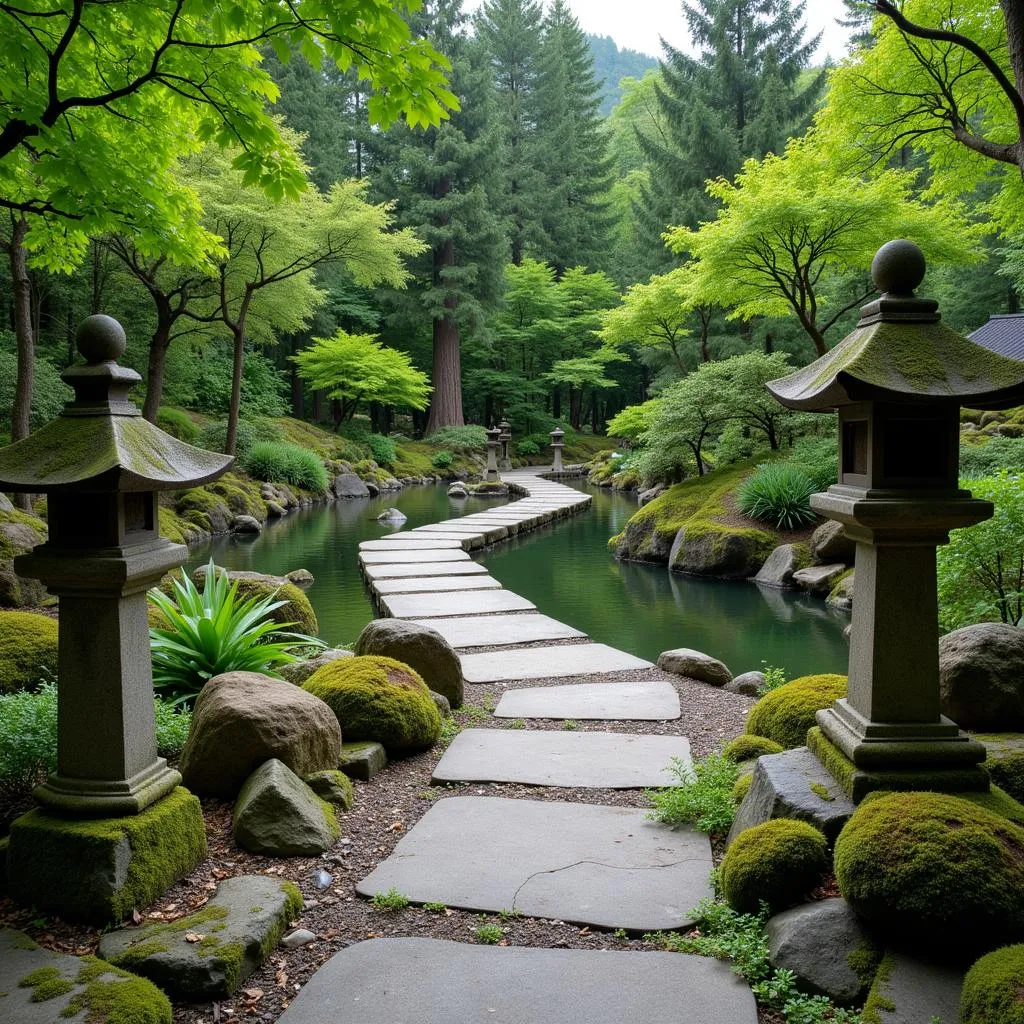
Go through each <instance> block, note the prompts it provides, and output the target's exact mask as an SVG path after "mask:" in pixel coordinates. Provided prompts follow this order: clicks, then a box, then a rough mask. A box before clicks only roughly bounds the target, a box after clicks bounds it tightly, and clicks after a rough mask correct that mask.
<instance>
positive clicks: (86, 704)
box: [0, 315, 233, 907]
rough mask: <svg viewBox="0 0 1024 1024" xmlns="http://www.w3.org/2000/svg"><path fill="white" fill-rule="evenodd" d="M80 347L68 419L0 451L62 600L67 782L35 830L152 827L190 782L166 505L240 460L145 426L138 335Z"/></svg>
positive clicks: (24, 880) (21, 566) (42, 571)
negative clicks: (144, 817) (171, 667)
mask: <svg viewBox="0 0 1024 1024" xmlns="http://www.w3.org/2000/svg"><path fill="white" fill-rule="evenodd" d="M77 343H78V350H79V352H80V353H81V354H82V356H84V357H85V361H86V362H85V365H84V366H81V365H78V366H73V367H71V368H70V369H68V370H66V371H65V372H64V374H63V378H64V380H65V381H66V382H67V383H68V384H69V385H70V386H71V387H72V388H73V389H74V392H75V397H74V399H73V400H72V401H70V402H69V403H68V404H67V405H66V406H65V408H64V411H63V412H62V413H61V415H60V416H59V417H58V418H57V419H56V420H53V421H52V422H51V423H48V424H47V425H46V426H45V427H43V428H42V429H41V430H39V431H37V432H36V433H35V434H33V435H31V436H30V437H28V438H26V439H24V440H23V441H19V442H17V443H16V444H13V445H11V446H10V447H8V448H5V449H2V450H0V490H5V491H20V492H28V493H33V494H36V493H42V494H45V495H46V496H47V516H48V520H49V539H48V540H47V541H46V543H45V544H42V545H40V546H38V547H36V548H35V549H34V550H33V551H32V552H31V553H29V554H26V555H22V556H20V557H19V558H17V559H16V560H15V569H16V571H17V572H18V573H19V574H20V575H22V576H28V577H34V578H36V579H39V580H41V581H42V582H43V583H44V584H45V585H46V587H47V589H48V590H49V591H50V592H51V593H53V594H56V595H57V596H58V597H59V599H60V601H59V612H60V632H59V646H58V678H59V703H58V757H57V771H56V772H55V773H54V774H52V775H51V776H50V777H49V778H48V779H47V781H46V782H45V783H43V785H41V786H39V787H37V789H36V791H35V796H36V798H37V799H38V801H39V802H40V803H41V804H42V805H43V809H42V811H39V812H33V814H32V815H28V816H26V818H24V819H20V820H21V821H22V822H28V820H29V819H30V818H32V817H33V815H36V816H38V815H39V814H44V815H45V816H47V817H49V816H51V815H52V816H55V817H57V818H61V819H65V820H66V819H69V818H70V819H83V818H105V819H114V818H123V817H125V816H132V815H139V814H140V813H141V812H143V811H145V810H146V809H147V808H150V806H151V805H154V804H156V803H157V802H160V801H161V798H163V797H166V796H167V795H168V794H169V793H171V791H172V790H174V789H175V787H176V786H177V785H178V783H179V782H180V781H181V777H180V776H179V774H178V773H177V772H176V771H173V770H171V769H170V768H168V767H167V764H166V762H165V761H164V759H163V758H161V757H158V756H157V746H156V733H155V720H154V711H153V674H152V665H151V660H150V648H149V627H148V618H147V599H146V591H147V590H148V589H149V588H151V587H152V586H154V585H155V584H156V583H158V582H159V580H160V578H161V576H163V575H164V573H166V572H167V571H168V570H170V569H173V568H175V567H177V566H179V565H181V564H182V562H183V561H184V560H185V557H186V555H187V549H186V548H185V547H184V546H182V545H180V544H174V543H171V542H170V541H169V540H166V539H165V538H162V537H161V536H160V524H159V507H158V503H157V495H158V492H159V491H162V490H170V489H175V490H176V489H179V488H186V487H194V486H196V485H198V484H202V483H204V482H206V481H209V480H214V479H216V478H217V477H219V476H221V474H223V473H224V472H225V471H226V470H227V468H228V467H229V466H230V465H231V462H232V461H233V460H232V459H231V458H229V457H227V456H224V455H220V454H217V453H214V452H207V451H203V450H201V449H198V448H193V447H192V446H190V445H187V444H184V443H183V442H181V441H178V440H176V439H175V438H173V437H171V436H170V435H169V434H166V433H164V432H163V431H162V430H160V429H158V428H157V427H155V426H153V425H152V424H151V423H149V422H147V421H146V420H144V419H143V418H142V415H141V414H140V412H139V410H138V409H137V408H136V406H135V404H134V403H133V402H132V401H131V400H130V399H129V397H128V392H129V390H130V389H131V387H132V386H133V385H135V384H136V383H138V382H139V381H140V380H141V378H140V377H139V375H138V374H137V373H136V372H135V371H134V370H131V369H127V368H125V367H121V366H118V364H117V359H118V358H119V357H120V356H121V354H122V353H123V352H124V349H125V336H124V331H123V330H122V328H121V325H120V324H119V323H118V322H117V321H116V320H114V319H112V318H111V317H108V316H102V315H98V316H91V317H89V318H88V319H86V320H85V321H84V322H83V323H82V325H81V326H80V327H79V329H78V335H77ZM182 792H183V791H182ZM190 799H192V798H190ZM196 811H197V812H198V806H197V807H196ZM199 821H200V823H201V818H200V819H199ZM18 826H19V823H18V822H16V823H15V826H14V827H13V828H12V832H11V847H10V863H11V882H12V888H15V883H16V882H17V883H18V885H17V888H18V889H19V890H20V892H18V895H19V898H22V897H33V896H34V893H33V891H32V888H31V882H32V878H31V877H25V874H24V869H25V857H24V856H22V855H23V854H31V852H32V851H31V850H22V849H21V845H22V843H28V842H29V838H28V836H27V835H26V832H30V831H31V830H30V829H28V826H27V825H26V826H25V827H24V828H19V827H18ZM76 835H78V833H77V832H76V831H75V830H74V829H71V830H70V831H69V832H68V839H67V842H68V843H69V846H68V849H67V850H66V851H65V854H66V858H67V860H68V863H69V864H70V865H72V870H70V872H69V877H68V879H67V882H66V884H67V886H68V887H69V888H70V887H72V886H74V885H76V884H79V883H81V878H80V877H79V876H76V875H75V873H74V870H73V867H74V865H75V863H76V853H75V842H76V841H77V840H76V839H75V838H74V837H75V836H76ZM59 846H60V844H59V843H58V844H57V846H54V845H52V843H51V846H50V847H49V849H50V850H51V851H54V850H56V849H58V847H59ZM55 855H56V854H55ZM117 856H118V857H120V858H121V861H122V862H124V854H123V852H122V854H118V855H117ZM16 865H21V866H20V867H19V868H18V870H17V871H16V870H15V868H16ZM121 866H122V867H124V863H122V865H121ZM65 867H67V866H65ZM83 870H84V867H83ZM186 870H187V868H186ZM16 874H17V875H18V877H17V878H16V877H15V876H16ZM115 874H116V872H115ZM172 880H173V879H172ZM73 896H74V894H70V897H69V898H71V897H73ZM72 902H73V900H72ZM51 905H54V902H53V901H51ZM55 905H56V906H58V907H59V906H60V898H59V896H58V898H56V903H55Z"/></svg>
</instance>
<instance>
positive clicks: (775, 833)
mask: <svg viewBox="0 0 1024 1024" xmlns="http://www.w3.org/2000/svg"><path fill="white" fill-rule="evenodd" d="M828 866H829V853H828V841H827V840H826V839H825V836H824V835H823V834H822V833H821V832H819V831H818V830H817V829H816V828H815V827H814V826H813V825H808V824H807V822H805V821H794V820H791V819H789V818H775V819H773V820H772V821H766V822H764V823H762V824H760V825H754V826H753V827H752V828H748V829H744V830H743V831H742V832H741V833H740V834H739V835H738V836H737V837H736V838H735V839H734V840H733V842H732V845H731V846H730V847H729V849H728V850H727V851H726V854H725V858H724V859H723V860H722V866H721V869H720V878H721V883H722V892H723V893H724V894H725V898H726V899H727V900H728V901H729V906H730V907H732V908H733V910H738V911H739V912H740V913H741V914H751V913H754V912H756V911H757V909H758V907H759V906H760V905H761V904H762V903H764V904H767V906H768V907H769V909H770V910H771V911H773V912H775V911H779V910H783V909H785V908H786V907H788V906H790V905H791V904H793V903H796V902H797V901H798V900H799V899H800V898H801V897H802V896H804V895H805V894H806V893H807V892H809V891H810V890H811V889H812V888H813V887H814V886H815V885H816V884H817V883H818V881H819V880H820V879H821V877H822V875H823V874H824V873H825V872H826V871H827V870H828Z"/></svg>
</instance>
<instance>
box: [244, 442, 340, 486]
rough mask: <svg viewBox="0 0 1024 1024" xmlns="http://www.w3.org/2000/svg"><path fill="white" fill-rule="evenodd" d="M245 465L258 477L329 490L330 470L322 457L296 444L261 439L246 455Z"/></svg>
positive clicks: (248, 471) (259, 478)
mask: <svg viewBox="0 0 1024 1024" xmlns="http://www.w3.org/2000/svg"><path fill="white" fill-rule="evenodd" d="M244 464H245V469H246V472H247V473H249V475H250V476H254V477H255V478H256V479H257V480H270V481H272V482H273V483H281V484H291V485H292V486H293V487H301V488H303V489H304V490H307V491H318V492H322V491H326V490H327V470H326V469H324V464H323V462H322V461H321V460H320V457H319V456H318V455H317V454H316V453H315V452H311V451H309V450H307V449H306V448H302V447H300V446H299V445H297V444H287V443H281V442H279V441H259V442H257V443H256V444H254V445H253V446H252V448H251V449H250V450H249V453H248V454H247V455H246V457H245V460H244Z"/></svg>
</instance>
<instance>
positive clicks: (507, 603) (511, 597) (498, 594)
mask: <svg viewBox="0 0 1024 1024" xmlns="http://www.w3.org/2000/svg"><path fill="white" fill-rule="evenodd" d="M380 603H381V605H383V607H384V608H385V609H386V611H387V613H388V614H389V615H392V616H394V617H395V618H396V619H437V618H444V617H446V616H450V615H484V614H486V613H488V612H520V611H531V610H533V609H534V608H536V605H534V604H533V603H532V602H530V601H527V600H526V598H525V597H520V596H519V595H518V594H513V593H512V591H511V590H483V591H480V592H478V593H468V592H465V591H458V592H455V593H447V594H387V595H381V599H380Z"/></svg>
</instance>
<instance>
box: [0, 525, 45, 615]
mask: <svg viewBox="0 0 1024 1024" xmlns="http://www.w3.org/2000/svg"><path fill="white" fill-rule="evenodd" d="M45 540H46V523H44V522H43V521H42V519H39V518H37V517H36V516H33V515H29V514H28V513H27V512H19V511H18V510H17V509H14V508H0V607H4V608H27V607H31V606H32V605H37V604H39V603H40V602H41V601H42V600H43V599H44V598H45V597H46V588H45V587H44V586H43V585H42V583H40V582H39V581H38V580H32V579H25V578H23V577H21V576H19V575H18V574H17V573H16V572H15V571H14V559H15V557H16V556H17V555H23V554H25V553H26V552H27V551H31V550H32V548H34V547H35V546H36V545H37V544H42V543H43V541H45Z"/></svg>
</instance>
